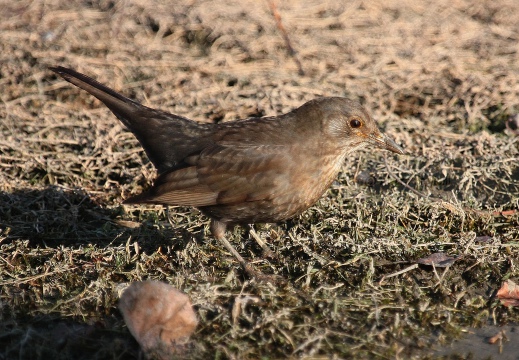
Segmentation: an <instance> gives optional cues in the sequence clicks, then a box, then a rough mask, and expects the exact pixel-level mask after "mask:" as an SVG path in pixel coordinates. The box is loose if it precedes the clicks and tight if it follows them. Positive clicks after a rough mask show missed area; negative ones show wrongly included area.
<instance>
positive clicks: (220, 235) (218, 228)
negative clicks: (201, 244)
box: [210, 219, 258, 278]
mask: <svg viewBox="0 0 519 360" xmlns="http://www.w3.org/2000/svg"><path fill="white" fill-rule="evenodd" d="M210 227H211V233H212V234H213V236H214V237H215V238H216V239H218V240H219V241H220V242H221V243H222V244H223V246H225V248H226V249H227V250H229V252H230V253H231V254H233V256H234V257H235V258H236V260H238V262H239V263H240V265H241V266H242V267H243V270H245V272H246V273H247V275H249V276H250V277H252V278H255V277H257V276H258V272H257V271H256V270H254V268H253V267H252V266H251V265H250V264H249V263H248V262H247V261H245V259H244V258H243V257H242V256H241V255H240V254H239V253H238V251H236V249H235V248H234V247H233V246H232V245H231V243H230V242H229V241H228V240H227V239H226V238H225V229H226V227H227V224H226V223H224V222H221V221H218V220H214V219H211V225H210Z"/></svg>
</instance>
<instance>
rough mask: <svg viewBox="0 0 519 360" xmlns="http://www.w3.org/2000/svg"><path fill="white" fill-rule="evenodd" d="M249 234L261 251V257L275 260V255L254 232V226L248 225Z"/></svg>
mask: <svg viewBox="0 0 519 360" xmlns="http://www.w3.org/2000/svg"><path fill="white" fill-rule="evenodd" d="M249 234H250V235H251V236H252V237H253V238H254V240H256V242H257V243H258V245H259V246H261V248H262V249H263V255H265V256H266V257H268V258H270V259H274V258H276V257H277V256H276V254H274V252H273V251H272V250H270V248H269V247H268V245H267V243H266V242H265V241H263V239H262V238H261V237H260V236H259V235H258V233H257V232H256V230H254V225H252V224H249Z"/></svg>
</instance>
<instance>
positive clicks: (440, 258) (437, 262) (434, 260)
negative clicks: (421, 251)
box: [416, 252, 459, 268]
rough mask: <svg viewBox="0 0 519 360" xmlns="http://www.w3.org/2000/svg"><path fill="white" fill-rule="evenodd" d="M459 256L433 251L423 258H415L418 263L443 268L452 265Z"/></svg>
mask: <svg viewBox="0 0 519 360" xmlns="http://www.w3.org/2000/svg"><path fill="white" fill-rule="evenodd" d="M457 259H459V257H452V256H449V255H447V254H445V253H441V252H439V253H434V254H431V255H429V256H427V257H425V258H421V259H418V260H416V262H417V263H418V264H422V265H431V266H432V265H434V266H435V267H437V268H443V267H447V266H450V265H452V264H453V263H454V262H455V261H456V260H457Z"/></svg>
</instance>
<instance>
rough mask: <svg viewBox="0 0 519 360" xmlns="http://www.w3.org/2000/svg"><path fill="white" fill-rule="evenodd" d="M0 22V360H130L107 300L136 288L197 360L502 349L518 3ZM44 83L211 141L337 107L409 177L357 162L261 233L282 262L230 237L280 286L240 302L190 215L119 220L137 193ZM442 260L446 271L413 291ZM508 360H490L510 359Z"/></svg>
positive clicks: (137, 0) (103, 10) (87, 106)
mask: <svg viewBox="0 0 519 360" xmlns="http://www.w3.org/2000/svg"><path fill="white" fill-rule="evenodd" d="M272 3H274V4H276V5H277V7H276V9H277V11H278V13H279V15H280V16H281V20H282V24H283V27H284V29H285V30H286V33H287V34H288V37H289V39H290V43H291V46H292V47H293V49H294V51H295V55H294V56H293V55H291V54H290V51H289V48H288V46H287V44H286V42H285V40H284V38H283V32H282V30H281V28H280V27H279V26H278V25H277V23H276V19H275V17H274V16H273V14H272V9H271V6H270V5H271V4H272ZM1 7H2V11H1V14H0V49H1V51H0V89H1V91H0V96H1V100H2V101H1V103H0V119H1V120H0V167H1V171H0V246H1V251H0V260H1V261H0V285H1V286H0V320H1V321H0V358H1V359H13V358H16V359H48V358H54V359H72V358H75V359H78V358H80V359H108V358H109V359H114V358H118V359H135V358H138V357H139V356H140V355H139V348H138V345H137V343H136V342H135V341H134V340H133V338H132V337H131V335H130V333H129V332H128V330H127V328H126V326H125V324H124V321H123V319H122V316H121V314H120V312H119V310H118V309H117V301H118V292H117V291H116V290H117V289H118V286H120V284H124V283H129V282H133V281H139V280H145V279H154V280H161V281H164V282H167V283H169V284H171V285H173V286H175V287H177V288H179V289H180V290H182V291H184V292H185V293H187V294H188V295H189V296H190V297H191V299H192V301H193V304H194V306H195V310H196V312H197V316H198V318H199V321H200V322H199V325H198V328H197V330H196V332H195V334H194V335H193V338H192V343H191V349H190V352H189V355H186V356H189V357H191V358H215V359H226V358H229V359H258V358H262V359H273V358H286V357H303V358H312V359H317V358H321V359H327V358H335V359H339V358H358V359H362V358H399V359H407V358H416V359H432V358H437V357H443V358H452V359H454V358H462V357H463V356H464V355H455V354H453V352H448V351H447V352H445V349H446V348H450V347H449V346H450V345H449V344H451V343H452V342H453V341H454V340H455V339H457V338H461V339H463V334H464V333H466V332H474V331H478V330H477V329H479V328H483V329H486V328H487V326H490V325H491V326H495V327H496V328H495V329H496V331H497V329H500V327H501V326H505V325H506V326H507V329H509V333H508V338H509V339H513V336H514V330H513V329H517V327H514V326H517V324H518V323H519V310H518V308H517V307H505V306H503V305H502V304H501V303H500V302H499V300H498V299H497V298H496V296H495V294H496V291H497V290H498V289H499V288H500V286H501V284H502V283H503V281H505V280H507V279H512V280H515V281H516V282H517V279H518V277H519V271H518V269H517V267H518V262H519V261H518V260H519V247H518V245H519V240H518V239H519V137H517V133H516V132H514V131H513V130H514V126H513V123H510V124H511V125H510V124H509V125H508V127H507V121H508V120H509V118H510V117H511V116H514V115H515V114H516V113H517V112H519V81H518V80H519V41H518V40H519V27H518V24H519V6H517V4H516V0H494V1H483V0H482V1H471V0H449V1H446V0H436V1H418V0H387V1H361V0H352V1H348V2H341V1H313V0H311V1H295V0H289V1H272V2H271V1H254V0H240V1H233V0H230V1H226V2H213V1H209V0H206V1H203V0H201V1H197V0H191V1H175V2H172V1H165V0H163V1H143V0H134V1H132V0H128V1H121V2H114V1H105V0H99V1H86V0H69V1H64V0H46V1H43V0H33V1H30V0H21V1H12V2H7V1H2V5H1ZM298 62H299V63H300V66H301V68H300V69H299V66H298ZM55 65H62V66H67V67H71V68H74V69H76V70H78V71H80V72H83V73H86V74H88V75H90V76H92V77H94V78H96V79H97V80H98V81H100V82H102V83H105V84H107V85H109V86H110V87H113V88H114V89H116V90H117V91H120V92H122V93H123V94H125V95H127V96H129V97H131V98H134V99H136V100H138V101H140V102H142V103H143V104H145V105H147V106H151V107H155V108H161V109H163V110H166V111H170V112H173V113H176V114H179V115H182V116H185V117H189V118H192V119H196V120H197V121H205V122H219V121H232V120H235V119H240V118H245V117H251V116H263V115H276V114H281V113H283V112H286V111H289V110H291V109H293V108H295V107H297V106H299V105H301V104H302V103H304V102H305V101H307V100H310V99H313V98H315V97H318V96H345V97H349V98H352V99H356V100H359V101H360V102H361V103H362V104H363V105H364V106H365V107H366V108H367V109H369V111H370V112H371V114H372V115H373V117H374V118H375V119H376V120H377V121H378V122H379V124H380V127H381V128H382V129H383V130H384V131H385V132H386V133H387V134H389V135H390V136H391V137H393V138H394V139H395V140H396V142H397V143H399V144H400V145H401V146H402V147H403V148H404V149H405V150H406V152H407V155H404V156H398V155H395V154H392V153H384V152H382V151H371V150H369V149H367V150H365V151H359V152H358V153H355V154H353V155H351V156H350V157H348V158H347V159H346V161H345V163H344V166H343V169H342V171H341V174H340V176H339V177H338V179H337V181H336V182H335V183H334V184H333V186H332V188H331V189H330V190H329V191H328V192H327V193H326V194H325V195H324V196H323V198H322V199H321V200H320V201H319V202H318V203H317V204H316V205H315V206H313V207H311V208H310V209H309V210H308V211H306V212H305V213H304V214H303V215H301V216H300V217H298V218H295V219H292V220H291V221H289V222H286V223H281V224H269V225H259V226H258V227H257V229H258V232H259V234H260V236H261V237H263V238H264V239H266V240H267V243H268V245H269V246H270V248H271V249H272V251H273V252H274V253H275V254H276V255H277V257H278V259H277V260H276V259H266V258H265V257H264V256H263V254H262V251H261V248H260V247H259V246H257V244H256V243H255V242H254V240H253V238H252V237H251V236H250V235H249V233H248V232H247V231H246V230H244V229H242V228H239V227H237V228H236V229H234V231H232V232H231V233H230V241H231V242H232V243H233V244H234V245H235V246H236V247H237V249H238V251H239V252H240V253H241V254H242V255H243V256H245V257H246V258H247V259H249V260H251V261H253V263H254V264H255V266H256V267H257V268H258V269H259V270H261V271H262V272H263V273H266V274H270V275H279V276H280V277H281V278H283V279H285V280H286V281H285V282H284V283H283V285H272V284H270V283H265V282H257V281H254V280H251V279H249V278H248V277H247V276H246V275H245V274H244V273H243V271H242V270H241V269H240V267H239V265H238V264H237V262H236V261H235V260H234V259H233V258H232V257H231V256H230V254H229V253H227V251H226V250H225V249H224V248H223V247H222V246H221V245H220V244H219V243H218V242H217V241H216V240H215V239H214V238H212V237H211V235H210V233H209V230H208V221H207V219H206V218H204V217H203V216H202V215H201V214H200V213H199V212H198V211H197V210H196V209H191V208H175V207H172V208H170V209H168V210H167V209H164V208H162V207H160V206H123V205H122V204H121V203H122V201H123V200H124V199H126V198H128V197H130V196H131V195H133V194H137V193H139V192H140V191H141V190H142V189H145V188H147V187H149V185H150V184H151V183H152V182H153V179H154V177H155V175H156V173H155V170H154V169H153V166H152V165H151V164H150V162H149V161H148V160H147V158H146V155H145V154H144V152H143V151H142V149H141V147H140V146H139V144H138V142H137V140H136V139H135V138H134V137H133V135H132V134H131V133H129V132H128V131H126V130H125V129H124V127H123V126H122V124H120V123H119V121H118V120H117V119H116V118H115V117H114V116H113V115H112V114H111V113H110V112H109V110H107V109H106V108H105V107H104V106H103V105H102V104H101V103H100V102H98V101H97V100H95V99H94V98H93V97H92V96H90V95H88V94H87V93H85V92H83V91H80V90H78V89H77V88H75V87H74V86H72V85H70V84H68V83H66V82H65V81H63V80H62V79H60V78H58V77H57V76H56V75H55V74H54V73H52V72H51V71H49V70H48V67H49V66H55ZM438 252H442V253H445V254H447V255H449V256H452V257H456V261H454V262H453V263H451V264H450V266H448V267H446V268H439V267H433V266H429V265H424V264H419V265H418V266H417V267H415V268H409V267H410V266H412V265H414V264H416V261H417V260H418V259H420V258H424V257H426V256H428V255H431V254H433V253H438ZM403 270H405V271H403ZM400 271H401V273H398V272H400ZM397 273H398V274H397ZM393 275H394V276H393ZM237 303H240V304H242V306H241V313H239V314H236V312H233V311H232V309H233V306H234V308H236V307H235V304H237ZM233 314H234V316H233ZM510 329H512V330H510ZM515 334H516V335H515V336H516V338H517V331H516V330H515ZM476 341H477V340H474V342H476ZM481 341H483V340H481ZM513 344H514V341H509V342H504V343H503V346H502V350H503V355H501V356H500V357H496V358H506V356H510V357H509V358H510V359H514V358H515V359H516V358H517V357H514V356H516V355H514V354H517V351H518V350H512V351H510V349H513V346H514V345H513ZM515 344H517V342H515ZM494 346H495V349H491V350H490V351H494V353H493V354H496V356H497V354H498V351H499V350H498V349H499V347H498V346H497V345H494ZM515 346H517V345H515ZM474 348H477V347H474ZM438 349H440V350H438ZM442 349H443V350H442ZM470 349H471V346H470V344H469V345H467V346H466V347H461V348H459V349H457V350H456V351H455V352H458V354H463V352H465V353H466V351H468V350H470ZM515 349H517V347H516V348H515ZM507 351H508V354H509V355H506V354H507ZM514 351H515V352H514ZM481 354H482V353H479V355H481ZM472 356H473V358H478V353H476V354H474V355H472ZM485 356H487V355H485Z"/></svg>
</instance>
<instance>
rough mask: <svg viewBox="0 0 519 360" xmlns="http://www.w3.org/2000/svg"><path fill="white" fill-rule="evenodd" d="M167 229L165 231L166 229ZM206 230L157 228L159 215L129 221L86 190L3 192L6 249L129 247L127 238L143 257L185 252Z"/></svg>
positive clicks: (0, 219) (0, 227) (0, 208)
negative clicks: (164, 249) (21, 243)
mask: <svg viewBox="0 0 519 360" xmlns="http://www.w3.org/2000/svg"><path fill="white" fill-rule="evenodd" d="M163 225H164V226H163ZM202 230H203V229H202V227H200V228H199V229H195V231H191V230H188V229H186V228H185V227H182V224H179V226H175V227H174V228H173V227H172V226H169V225H165V221H162V223H161V226H157V219H156V216H154V217H153V218H151V217H150V219H146V218H144V219H143V218H140V219H139V220H137V221H133V220H131V216H129V215H128V213H126V211H125V209H124V207H123V206H122V205H121V206H107V205H106V204H103V203H102V202H101V201H99V200H97V199H96V198H95V197H92V196H90V195H89V194H88V193H86V192H85V191H83V190H66V189H63V188H60V187H56V186H51V187H48V188H45V189H42V190H34V189H18V190H15V191H14V192H0V239H1V242H2V243H3V244H5V243H8V242H11V241H14V240H28V241H29V245H28V246H30V247H38V246H40V247H42V246H43V247H58V246H61V245H64V246H84V245H86V244H95V245H97V246H100V247H104V246H108V245H121V244H125V243H126V241H127V240H128V238H129V236H131V237H132V238H133V239H134V240H137V241H139V245H141V248H142V250H143V251H145V252H154V251H156V250H157V249H158V248H159V247H161V246H165V245H168V246H172V247H174V248H175V249H176V250H181V249H182V248H183V247H185V245H186V244H187V242H188V241H190V240H192V239H195V240H200V238H201V237H203V231H202Z"/></svg>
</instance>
